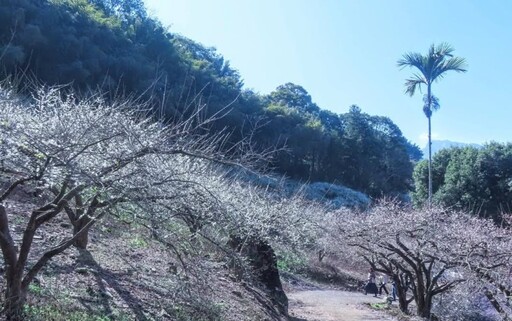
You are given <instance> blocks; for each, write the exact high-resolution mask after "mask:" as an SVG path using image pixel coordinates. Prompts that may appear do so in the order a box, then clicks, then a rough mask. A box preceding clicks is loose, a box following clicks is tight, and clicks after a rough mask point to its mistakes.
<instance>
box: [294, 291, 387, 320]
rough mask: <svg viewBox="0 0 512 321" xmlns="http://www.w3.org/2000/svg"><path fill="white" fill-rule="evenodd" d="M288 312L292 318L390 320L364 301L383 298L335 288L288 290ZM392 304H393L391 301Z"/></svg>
mask: <svg viewBox="0 0 512 321" xmlns="http://www.w3.org/2000/svg"><path fill="white" fill-rule="evenodd" d="M287 295H288V299H289V301H290V308H289V314H290V316H291V317H292V319H291V320H294V321H376V320H379V321H392V320H393V319H392V318H391V317H389V316H386V315H385V314H384V313H382V312H379V311H373V310H371V309H369V308H368V307H367V306H365V303H381V302H383V300H384V297H383V296H381V297H377V298H375V297H374V296H373V295H371V294H369V295H364V294H363V293H358V292H346V291H337V290H308V291H296V292H291V293H288V294H287ZM393 304H396V303H393Z"/></svg>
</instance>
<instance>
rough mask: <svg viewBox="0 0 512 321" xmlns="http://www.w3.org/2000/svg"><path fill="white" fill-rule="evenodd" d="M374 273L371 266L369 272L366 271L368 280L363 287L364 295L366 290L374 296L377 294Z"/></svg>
mask: <svg viewBox="0 0 512 321" xmlns="http://www.w3.org/2000/svg"><path fill="white" fill-rule="evenodd" d="M375 279H376V275H375V271H374V270H373V268H370V272H368V281H367V283H366V285H365V287H364V295H366V294H367V293H368V292H369V293H373V294H374V296H375V297H376V296H377V293H378V292H379V290H378V289H377V284H376V283H375Z"/></svg>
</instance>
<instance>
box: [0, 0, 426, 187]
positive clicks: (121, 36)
mask: <svg viewBox="0 0 512 321" xmlns="http://www.w3.org/2000/svg"><path fill="white" fill-rule="evenodd" d="M0 21H1V22H0V53H1V54H0V64H1V67H2V68H1V73H2V75H1V76H2V78H3V79H6V78H9V77H10V78H9V79H14V78H16V79H19V80H18V81H19V82H20V83H21V85H22V86H21V88H25V90H27V89H26V88H29V86H25V87H24V86H23V85H28V84H29V83H30V82H33V81H34V79H37V81H38V82H40V83H43V84H47V85H62V84H67V85H69V86H71V87H72V88H73V89H75V90H77V91H78V92H80V93H82V94H83V95H87V94H88V93H90V92H97V91H98V90H99V91H101V92H104V93H106V95H107V96H108V95H110V97H119V96H129V97H134V98H138V99H142V100H144V101H149V102H150V103H151V104H152V106H153V107H154V108H155V111H158V115H160V116H161V117H164V118H165V119H169V120H170V119H175V118H176V117H179V118H183V117H188V116H190V115H192V114H194V111H195V110H197V109H198V108H199V107H201V106H207V108H206V109H205V110H207V112H206V113H205V115H202V117H213V118H214V119H215V121H214V122H212V124H211V128H210V129H209V130H213V131H215V132H218V131H221V130H225V131H228V132H229V133H231V135H230V141H229V142H228V144H227V146H228V147H229V146H230V145H232V144H235V143H236V142H238V141H240V140H241V139H243V138H244V137H248V136H249V135H251V137H252V143H253V144H254V146H255V147H256V148H259V149H261V150H264V149H268V148H277V149H278V150H282V151H281V152H279V153H277V155H276V156H275V158H274V160H273V161H272V164H270V165H272V166H273V167H274V168H275V170H276V171H278V172H280V173H282V174H285V175H287V176H289V177H292V178H296V179H299V180H303V181H329V182H336V183H340V184H344V185H347V186H349V187H352V188H354V189H358V190H361V191H363V192H366V193H368V194H369V195H371V196H374V197H380V196H386V195H393V196H395V195H402V194H404V193H407V192H408V191H410V189H411V187H412V171H413V162H415V161H418V160H419V159H420V158H421V152H420V150H419V149H418V147H417V146H415V145H413V144H411V143H410V142H409V141H408V140H407V139H406V138H404V137H403V135H402V133H401V131H400V129H399V128H398V127H397V126H396V125H395V124H394V123H393V122H392V121H391V120H390V119H388V118H386V117H379V116H371V115H368V114H366V113H364V112H363V111H362V110H361V109H360V108H359V107H357V106H352V107H351V108H350V110H349V112H347V113H344V114H335V113H333V112H330V111H328V110H325V109H322V108H320V107H319V106H317V105H316V104H315V103H314V102H313V100H312V97H311V96H310V95H309V94H308V92H307V91H306V89H304V88H303V87H301V86H299V85H297V84H293V83H287V84H283V85H281V86H279V87H277V88H276V90H275V91H273V92H272V93H270V94H268V95H263V94H259V93H255V92H253V91H251V90H248V89H246V88H244V86H243V80H242V77H241V75H240V74H239V73H238V71H237V70H236V69H234V68H233V67H231V66H230V64H229V62H228V61H227V60H225V59H224V57H223V56H222V55H221V54H219V53H218V52H217V51H216V50H215V48H209V47H205V46H203V45H202V44H199V43H197V42H195V41H193V40H191V39H188V38H186V37H183V36H180V35H176V34H173V33H172V32H170V31H169V30H168V29H167V28H165V27H164V26H162V24H161V23H160V22H159V21H158V20H156V19H154V18H151V17H149V16H148V14H147V12H146V10H145V8H144V5H143V3H142V1H141V0H3V1H2V2H1V4H0Z"/></svg>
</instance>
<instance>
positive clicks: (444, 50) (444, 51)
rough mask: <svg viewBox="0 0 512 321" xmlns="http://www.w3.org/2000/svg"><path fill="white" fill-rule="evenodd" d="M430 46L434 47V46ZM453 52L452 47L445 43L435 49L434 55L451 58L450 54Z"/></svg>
mask: <svg viewBox="0 0 512 321" xmlns="http://www.w3.org/2000/svg"><path fill="white" fill-rule="evenodd" d="M432 46H433V47H435V46H434V45H432ZM454 50H455V49H453V47H452V46H451V45H450V44H449V43H447V42H441V43H440V44H439V45H437V47H435V53H436V54H437V55H439V56H441V57H453V54H452V52H453V51H454Z"/></svg>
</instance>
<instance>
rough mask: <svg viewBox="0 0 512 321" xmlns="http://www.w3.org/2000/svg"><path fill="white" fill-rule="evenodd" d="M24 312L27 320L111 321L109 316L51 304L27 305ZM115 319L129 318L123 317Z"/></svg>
mask: <svg viewBox="0 0 512 321" xmlns="http://www.w3.org/2000/svg"><path fill="white" fill-rule="evenodd" d="M24 313H25V318H26V320H30V321H47V320H52V321H111V320H114V319H111V318H110V317H107V316H96V315H93V314H90V313H88V312H84V311H74V312H67V313H66V312H64V311H62V310H61V308H59V307H56V306H51V305H46V306H35V305H28V304H27V305H25V307H24ZM115 320H127V319H125V318H123V317H121V318H116V319H115Z"/></svg>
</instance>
